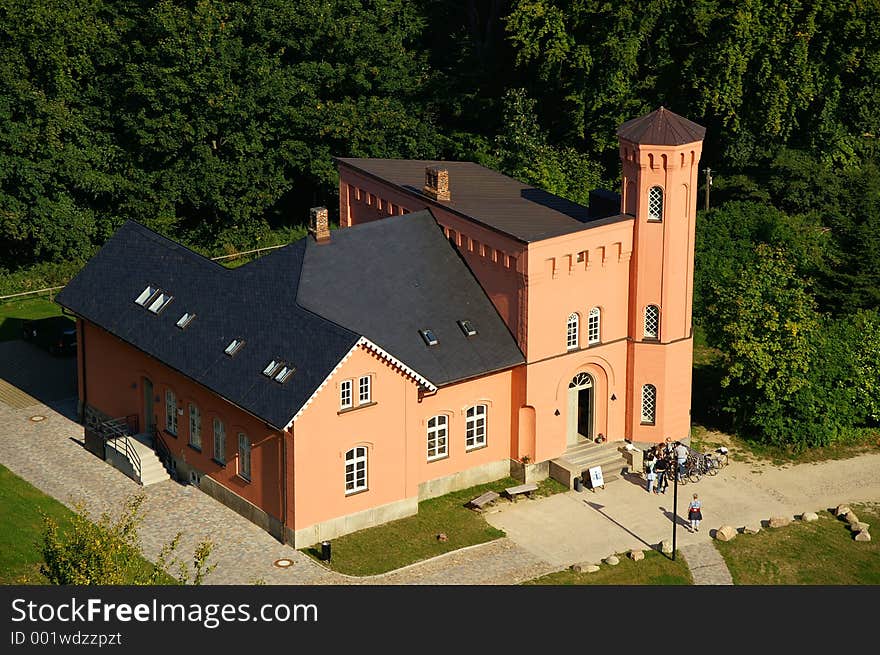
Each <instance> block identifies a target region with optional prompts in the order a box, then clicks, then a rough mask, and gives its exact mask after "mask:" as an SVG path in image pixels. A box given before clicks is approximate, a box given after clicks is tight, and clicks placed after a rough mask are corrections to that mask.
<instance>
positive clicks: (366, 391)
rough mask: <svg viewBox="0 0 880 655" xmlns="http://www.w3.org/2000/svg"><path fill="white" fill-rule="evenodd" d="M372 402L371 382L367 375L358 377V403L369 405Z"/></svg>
mask: <svg viewBox="0 0 880 655" xmlns="http://www.w3.org/2000/svg"><path fill="white" fill-rule="evenodd" d="M371 402H373V389H372V382H371V380H370V376H369V375H362V376H361V377H360V378H359V379H358V405H369V404H370V403H371Z"/></svg>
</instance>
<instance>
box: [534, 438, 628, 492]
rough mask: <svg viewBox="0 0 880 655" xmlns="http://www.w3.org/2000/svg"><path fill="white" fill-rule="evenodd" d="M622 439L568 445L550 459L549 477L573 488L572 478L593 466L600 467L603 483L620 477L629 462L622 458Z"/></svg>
mask: <svg viewBox="0 0 880 655" xmlns="http://www.w3.org/2000/svg"><path fill="white" fill-rule="evenodd" d="M623 445H624V442H622V441H610V442H608V441H606V442H605V443H602V444H596V443H593V442H592V441H586V442H583V443H580V444H577V445H576V446H571V447H569V449H568V450H566V451H565V452H564V453H563V454H562V455H561V456H560V457H557V458H556V459H553V460H550V477H551V478H553V479H554V480H556V481H558V482H561V483H562V484H564V485H566V486H568V488H569V489H573V488H574V479H575V478H576V477H580V475H581V473H583V472H584V471H586V470H587V469H590V468H593V467H594V466H601V467H602V478H603V480H604V481H605V484H608V483H609V482H613V481H614V480H617V479H619V478H620V477H621V475H622V472H623V470H624V469H629V462H628V461H627V460H626V459H625V458H624V455H623V453H622V452H621V450H620V449H621V448H622V447H623Z"/></svg>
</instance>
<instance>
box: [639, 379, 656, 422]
mask: <svg viewBox="0 0 880 655" xmlns="http://www.w3.org/2000/svg"><path fill="white" fill-rule="evenodd" d="M656 418H657V387H655V386H654V385H653V384H646V385H643V386H642V425H654V423H655V421H656Z"/></svg>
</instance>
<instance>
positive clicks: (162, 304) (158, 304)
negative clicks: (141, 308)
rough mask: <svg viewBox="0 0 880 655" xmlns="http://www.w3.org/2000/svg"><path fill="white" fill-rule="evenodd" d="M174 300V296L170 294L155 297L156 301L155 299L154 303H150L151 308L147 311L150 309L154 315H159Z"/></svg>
mask: <svg viewBox="0 0 880 655" xmlns="http://www.w3.org/2000/svg"><path fill="white" fill-rule="evenodd" d="M173 299H174V296H172V295H170V294H167V293H160V294H158V295H157V296H156V297H155V299H153V302H151V303H150V306H149V307H147V309H149V310H150V311H151V312H153V313H154V314H158V313H159V312H161V311H162V310H163V309H165V308H166V307H167V306H168V303H170V302H171V301H172V300H173Z"/></svg>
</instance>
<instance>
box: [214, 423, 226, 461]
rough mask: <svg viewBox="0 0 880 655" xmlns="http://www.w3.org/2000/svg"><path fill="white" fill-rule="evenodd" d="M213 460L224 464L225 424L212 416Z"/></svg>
mask: <svg viewBox="0 0 880 655" xmlns="http://www.w3.org/2000/svg"><path fill="white" fill-rule="evenodd" d="M214 461H216V462H220V463H221V464H226V426H225V425H223V421H222V420H221V419H219V418H217V417H216V416H215V417H214Z"/></svg>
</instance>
